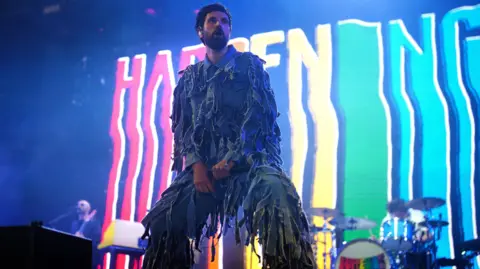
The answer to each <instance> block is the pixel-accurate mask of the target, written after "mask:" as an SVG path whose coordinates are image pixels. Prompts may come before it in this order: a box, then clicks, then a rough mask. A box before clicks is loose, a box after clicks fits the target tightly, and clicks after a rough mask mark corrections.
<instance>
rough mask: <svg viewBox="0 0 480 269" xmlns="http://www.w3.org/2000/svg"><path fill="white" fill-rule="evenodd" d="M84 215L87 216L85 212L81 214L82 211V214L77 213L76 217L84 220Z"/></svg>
mask: <svg viewBox="0 0 480 269" xmlns="http://www.w3.org/2000/svg"><path fill="white" fill-rule="evenodd" d="M85 217H87V214H86V213H85V214H83V213H82V214H78V219H79V220H85Z"/></svg>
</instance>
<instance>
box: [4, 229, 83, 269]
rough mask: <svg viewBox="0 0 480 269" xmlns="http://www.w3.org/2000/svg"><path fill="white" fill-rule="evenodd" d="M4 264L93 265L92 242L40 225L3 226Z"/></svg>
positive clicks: (28, 267)
mask: <svg viewBox="0 0 480 269" xmlns="http://www.w3.org/2000/svg"><path fill="white" fill-rule="evenodd" d="M0 259H1V261H2V266H0V267H1V268H18V269H37V268H49V269H67V268H68V269H91V268H92V242H91V241H90V240H88V239H84V238H80V237H77V236H74V235H71V234H68V233H64V232H60V231H57V230H53V229H49V228H46V227H42V226H40V225H32V226H16V227H0Z"/></svg>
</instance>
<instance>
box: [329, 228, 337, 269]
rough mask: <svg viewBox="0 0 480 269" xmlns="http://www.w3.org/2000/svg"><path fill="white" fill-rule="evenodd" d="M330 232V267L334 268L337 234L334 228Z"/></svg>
mask: <svg viewBox="0 0 480 269" xmlns="http://www.w3.org/2000/svg"><path fill="white" fill-rule="evenodd" d="M331 233H332V248H331V249H330V268H331V269H335V261H336V260H337V235H336V234H335V230H332V231H331Z"/></svg>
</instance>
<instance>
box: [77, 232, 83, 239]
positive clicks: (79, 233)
mask: <svg viewBox="0 0 480 269" xmlns="http://www.w3.org/2000/svg"><path fill="white" fill-rule="evenodd" d="M75 236H78V237H81V238H85V235H83V234H82V233H81V232H76V233H75Z"/></svg>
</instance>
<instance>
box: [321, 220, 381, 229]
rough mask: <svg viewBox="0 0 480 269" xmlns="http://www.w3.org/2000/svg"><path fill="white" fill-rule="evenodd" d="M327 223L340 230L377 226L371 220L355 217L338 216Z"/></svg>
mask: <svg viewBox="0 0 480 269" xmlns="http://www.w3.org/2000/svg"><path fill="white" fill-rule="evenodd" d="M328 223H330V224H331V225H333V226H335V228H337V229H340V230H369V229H372V228H375V226H377V223H376V222H375V221H373V220H369V219H362V218H355V217H340V218H336V219H332V220H330V221H329V222H328Z"/></svg>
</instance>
